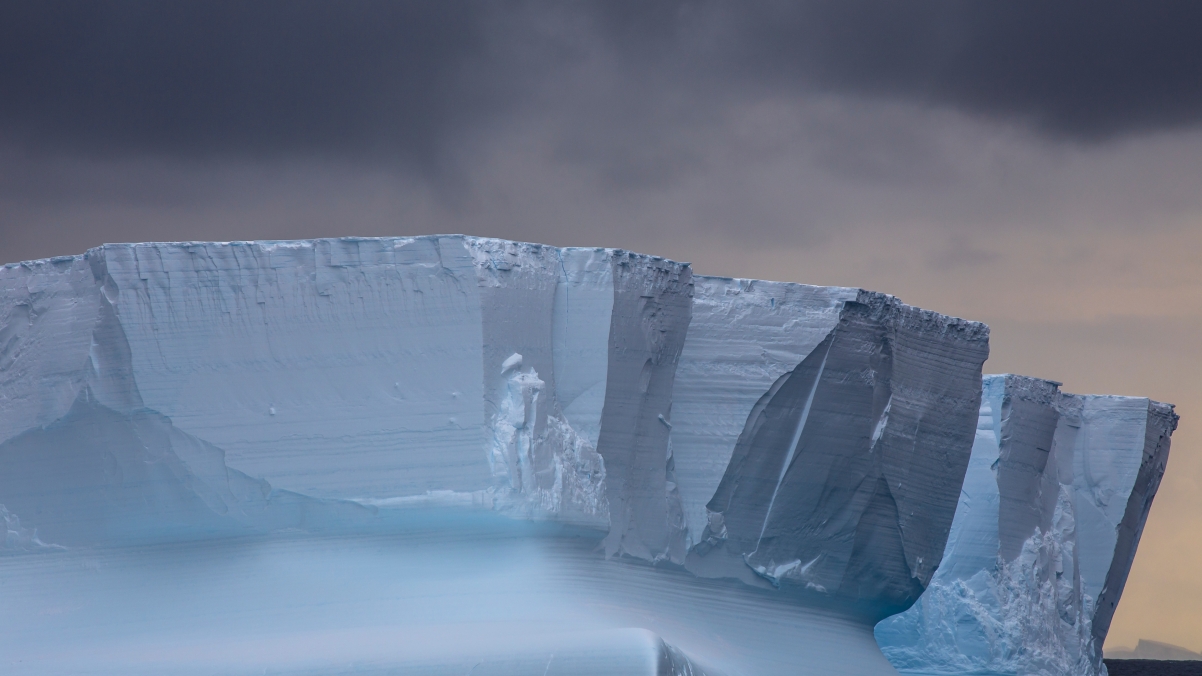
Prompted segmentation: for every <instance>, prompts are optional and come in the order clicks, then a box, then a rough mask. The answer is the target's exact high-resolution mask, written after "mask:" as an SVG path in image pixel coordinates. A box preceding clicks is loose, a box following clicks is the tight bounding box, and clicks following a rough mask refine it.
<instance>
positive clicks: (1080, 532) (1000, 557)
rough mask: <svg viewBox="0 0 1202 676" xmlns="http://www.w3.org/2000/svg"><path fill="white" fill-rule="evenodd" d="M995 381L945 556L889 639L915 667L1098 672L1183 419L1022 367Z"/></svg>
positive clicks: (887, 647) (988, 382) (880, 629)
mask: <svg viewBox="0 0 1202 676" xmlns="http://www.w3.org/2000/svg"><path fill="white" fill-rule="evenodd" d="M983 389H984V393H983V397H982V401H981V410H980V419H979V422H978V427H977V436H976V441H975V442H974V445H973V450H972V459H971V461H970V463H969V467H968V471H967V474H966V476H965V479H964V488H963V491H962V493H961V496H960V503H959V506H958V507H957V509H956V516H955V521H954V522H953V525H952V532H951V536H950V538H949V540H948V544H947V548H946V550H945V552H944V555H943V562H942V563H941V564H940V567H939V570H938V572H937V573H936V574H935V577H934V578H933V579H932V581H931V584H930V586H929V588H928V589H927V591H926V592H925V593H924V594H923V596H922V597H921V598H920V599H919V601H918V603H917V604H915V605H914V607H913V608H911V609H910V610H908V611H907V612H905V613H902V614H901V615H898V616H895V617H891V618H889V619H887V620H885V621H883V622H881V623H880V624H879V625H877V629H876V634H877V640H878V642H879V643H880V645H881V647H882V649H883V650H884V652H885V654H886V655H887V656H888V657H889V658H890V660H891V661H893V663H894V665H895V666H897V667H898V668H899V669H901V670H903V671H914V672H921V673H927V672H955V671H974V672H987V673H997V674H1063V673H1087V674H1088V673H1098V672H1099V671H1100V669H1101V663H1100V660H1101V646H1102V643H1103V641H1104V640H1105V636H1106V631H1107V630H1108V628H1109V623H1110V618H1111V616H1112V615H1113V612H1114V608H1115V605H1116V604H1117V601H1118V596H1119V594H1121V592H1122V586H1123V583H1124V582H1125V581H1126V577H1127V573H1128V571H1129V570H1130V567H1131V562H1132V559H1133V558H1134V552H1135V546H1136V545H1137V544H1138V540H1139V533H1140V532H1141V531H1142V528H1143V523H1144V521H1145V519H1146V518H1147V514H1148V508H1149V507H1150V505H1151V500H1152V497H1153V496H1154V495H1155V492H1156V488H1157V486H1158V485H1159V482H1160V477H1161V475H1162V474H1163V472H1164V466H1165V460H1166V459H1167V454H1168V440H1169V435H1170V434H1171V433H1172V430H1173V429H1174V428H1175V426H1176V416H1175V415H1174V414H1173V413H1172V410H1171V407H1168V406H1166V405H1163V404H1158V403H1156V402H1150V401H1149V400H1147V399H1139V398H1132V397H1108V396H1079V395H1071V394H1062V393H1060V392H1059V391H1058V384H1057V383H1052V382H1049V381H1043V380H1037V379H1033V378H1026V377H1023V376H1011V375H1006V376H988V377H986V378H985V381H984V385H983Z"/></svg>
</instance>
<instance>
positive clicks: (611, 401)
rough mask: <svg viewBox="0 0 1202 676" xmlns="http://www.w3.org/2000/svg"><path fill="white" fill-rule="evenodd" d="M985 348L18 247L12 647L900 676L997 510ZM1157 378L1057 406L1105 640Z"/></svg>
mask: <svg viewBox="0 0 1202 676" xmlns="http://www.w3.org/2000/svg"><path fill="white" fill-rule="evenodd" d="M988 341H989V330H988V327H986V326H985V325H984V324H981V323H978V322H972V321H967V320H962V319H956V318H952V317H946V316H943V315H939V314H937V313H934V312H930V311H926V310H921V309H918V308H914V307H911V306H908V305H905V304H904V303H902V302H900V301H899V300H897V299H896V298H894V297H892V296H888V295H885V294H880V293H874V292H869V291H864V290H861V289H856V288H844V287H815V286H807V285H802V284H788V283H778V282H765V281H759V280H746V279H728V278H719V277H707V276H702V275H694V274H693V271H692V268H691V266H689V265H688V264H687V263H679V262H675V261H671V260H667V259H664V258H660V257H655V256H647V255H641V254H636V253H631V252H627V251H622V250H616V249H592V248H556V247H550V246H544V245H539V244H530V243H520V242H510V241H505V240H496V239H487V238H476V237H466V236H459V235H446V236H430V237H407V238H342V239H319V240H305V241H268V242H225V243H217V242H181V243H146V244H116V245H104V246H102V247H98V248H95V249H92V250H89V251H88V252H87V253H85V254H83V255H80V256H67V257H59V258H53V259H47V260H41V261H29V262H24V263H18V264H11V265H7V266H4V267H2V268H0V404H2V405H0V505H2V507H0V514H2V515H3V517H4V519H5V523H6V525H7V531H6V532H7V536H6V539H5V541H4V544H3V549H2V550H0V554H2V556H0V580H2V581H3V583H4V585H5V588H6V590H7V592H6V602H5V604H4V605H3V607H0V636H3V637H4V638H2V639H0V648H2V650H0V654H3V657H2V658H0V660H3V661H4V663H5V668H6V671H7V672H8V673H15V674H21V673H29V674H54V673H87V674H115V673H120V674H140V673H147V674H150V673H155V674H157V673H165V672H169V673H205V674H208V673H230V674H241V673H246V674H250V673H264V672H267V673H278V674H309V673H314V674H316V673H321V674H328V673H388V674H397V673H415V674H416V673H422V674H427V673H431V674H433V673H448V674H449V673H455V674H462V673H473V674H527V673H529V674H553V673H573V674H588V673H598V674H602V673H649V674H650V673H658V674H711V675H719V674H731V675H733V674H795V673H814V674H829V673H846V674H889V673H895V671H894V668H893V667H892V666H891V665H890V663H889V661H888V660H887V659H886V657H885V655H886V654H888V655H889V656H890V657H891V658H894V659H895V661H896V651H893V648H891V647H890V645H891V644H887V643H885V642H882V645H883V646H885V651H886V652H885V653H882V652H881V649H880V648H878V646H877V637H879V636H880V635H881V634H880V632H881V627H883V626H885V625H880V626H878V629H877V632H878V633H877V635H876V636H874V633H873V627H874V625H877V623H878V622H880V621H881V620H884V619H885V618H887V617H889V616H891V615H895V614H897V613H902V612H903V611H906V610H907V609H908V608H910V607H911V606H912V605H914V604H915V603H916V602H917V604H918V605H914V607H915V608H919V607H922V606H923V604H924V603H925V599H928V598H929V597H931V595H932V592H933V591H934V590H936V588H938V587H939V584H940V580H941V579H943V578H942V577H941V576H942V575H944V570H945V567H948V566H949V565H950V564H949V563H948V558H947V557H948V556H949V555H950V554H945V543H947V542H949V536H950V542H951V543H952V544H951V545H950V546H949V548H948V552H949V553H950V552H952V551H953V549H955V548H956V547H961V548H964V547H968V544H964V545H961V544H960V542H961V540H965V542H966V543H967V540H966V539H965V538H964V537H963V536H962V535H961V534H962V533H965V532H968V530H972V529H971V528H969V529H968V530H966V527H965V526H962V525H961V522H962V521H963V520H964V519H972V520H974V522H975V521H981V522H982V523H984V521H987V520H988V519H987V517H986V516H981V515H978V514H976V513H975V512H973V513H972V515H971V516H967V514H968V511H971V510H968V511H966V508H965V504H964V497H963V496H964V495H965V493H964V492H963V491H962V490H961V489H962V484H964V483H965V482H966V481H968V482H970V483H971V482H972V481H979V479H980V477H977V476H976V474H974V472H977V473H978V474H979V471H980V470H979V468H977V467H976V464H974V463H978V460H979V459H978V457H977V454H978V450H977V447H978V446H979V445H980V442H981V431H980V429H979V421H978V419H979V416H980V411H981V410H982V407H983V406H986V405H992V404H990V402H992V401H993V400H991V399H990V396H993V395H991V393H992V392H994V389H996V387H997V386H996V385H993V384H992V383H993V382H994V381H992V380H990V381H986V383H985V389H984V392H985V395H984V397H983V395H982V391H983V390H982V376H981V368H982V364H983V362H984V361H985V359H986V358H987V356H988V349H989V342H988ZM991 387H992V388H994V389H990V388H991ZM1049 396H1050V395H1049ZM1057 396H1061V395H1057ZM1074 401H1075V400H1074ZM1129 401H1136V400H1125V399H1107V398H1098V399H1096V401H1095V399H1089V398H1085V399H1082V400H1081V403H1080V406H1078V407H1077V408H1076V409H1073V410H1077V411H1078V413H1076V414H1072V413H1068V412H1066V411H1069V409H1071V408H1072V406H1071V405H1070V403H1069V400H1068V399H1064V400H1063V401H1061V400H1060V399H1057V402H1058V403H1056V406H1057V407H1058V408H1057V409H1056V410H1057V411H1059V413H1058V415H1059V416H1060V417H1059V418H1058V419H1057V420H1058V421H1061V422H1063V421H1067V420H1070V419H1072V420H1078V419H1079V420H1085V421H1087V422H1085V423H1078V426H1077V428H1071V426H1069V427H1066V429H1070V428H1071V429H1080V430H1090V433H1089V435H1085V436H1088V438H1089V440H1090V441H1089V443H1093V444H1100V445H1099V446H1098V447H1097V448H1098V451H1097V453H1095V454H1094V455H1090V456H1089V457H1090V460H1089V463H1090V464H1088V466H1087V468H1088V471H1085V473H1084V474H1082V475H1081V476H1082V479H1081V481H1082V482H1083V483H1082V488H1081V489H1080V490H1081V491H1083V492H1082V495H1086V494H1088V495H1089V496H1092V497H1090V498H1089V499H1088V500H1087V499H1086V498H1084V497H1081V498H1074V499H1075V500H1076V501H1077V503H1081V504H1084V503H1085V502H1089V501H1090V500H1092V502H1090V504H1089V505H1088V506H1078V507H1076V509H1077V512H1074V514H1076V516H1075V517H1074V518H1075V519H1076V523H1077V526H1076V528H1077V532H1080V533H1085V532H1086V531H1088V532H1090V533H1094V532H1095V531H1096V533H1097V537H1093V536H1091V537H1090V538H1086V537H1084V536H1080V537H1076V538H1075V539H1073V540H1072V546H1073V547H1075V549H1074V551H1075V552H1076V554H1075V556H1076V558H1075V559H1073V561H1074V565H1075V566H1076V567H1078V568H1080V575H1079V577H1080V580H1081V581H1082V582H1081V588H1082V589H1083V590H1085V591H1082V592H1081V595H1080V598H1081V599H1085V598H1086V596H1087V595H1088V598H1090V599H1092V600H1093V601H1092V602H1093V603H1094V606H1091V608H1093V609H1094V610H1090V611H1089V612H1091V613H1092V614H1091V615H1090V616H1089V622H1090V624H1089V627H1085V625H1084V624H1079V625H1075V626H1077V627H1078V628H1081V627H1085V628H1084V629H1081V631H1084V632H1086V633H1088V632H1090V631H1092V632H1094V633H1095V634H1096V632H1097V631H1099V629H1098V628H1099V627H1103V628H1102V629H1101V631H1102V632H1103V633H1102V636H1104V631H1105V629H1104V625H1105V624H1106V623H1107V622H1108V618H1109V614H1107V611H1105V608H1104V606H1105V605H1106V604H1110V606H1109V607H1110V608H1111V612H1112V610H1113V604H1114V603H1115V602H1117V599H1118V594H1119V593H1120V592H1121V586H1122V580H1123V579H1125V570H1126V569H1125V568H1123V567H1122V565H1121V560H1124V559H1123V557H1127V558H1126V559H1125V560H1126V562H1127V563H1126V565H1127V566H1129V564H1130V556H1133V555H1134V548H1135V545H1136V544H1137V542H1138V533H1139V530H1140V529H1141V527H1142V519H1143V518H1145V517H1146V504H1147V503H1149V502H1150V500H1151V495H1152V493H1154V490H1155V487H1154V486H1151V484H1148V482H1147V481H1145V482H1144V483H1142V484H1141V483H1139V481H1135V480H1134V479H1133V480H1132V481H1134V483H1132V482H1128V483H1126V484H1124V483H1122V482H1123V481H1125V480H1126V479H1124V477H1127V476H1128V475H1130V474H1131V472H1132V471H1133V470H1132V465H1131V462H1132V459H1131V458H1130V457H1128V456H1127V455H1124V454H1123V453H1126V451H1123V452H1122V453H1118V452H1112V451H1113V449H1114V448H1116V447H1117V446H1116V444H1119V440H1120V439H1121V440H1124V441H1123V443H1126V440H1128V437H1130V438H1131V439H1134V437H1133V436H1132V435H1136V430H1135V428H1134V427H1131V423H1130V421H1131V420H1134V419H1135V418H1134V417H1132V416H1135V408H1132V407H1131V406H1128V405H1127V403H1123V402H1129ZM1139 401H1143V402H1144V407H1145V414H1146V417H1147V416H1150V415H1151V413H1149V411H1155V412H1157V413H1156V415H1159V416H1160V417H1159V418H1156V420H1157V421H1159V422H1157V423H1156V424H1157V425H1161V426H1162V427H1163V426H1164V425H1166V424H1168V423H1167V422H1165V421H1170V420H1173V421H1175V418H1173V417H1172V414H1171V412H1170V411H1169V409H1167V408H1165V407H1163V406H1161V405H1152V404H1149V403H1147V402H1146V400H1139ZM1137 403H1138V402H1137ZM1136 408H1138V407H1137V406H1136ZM991 410H992V409H991ZM1024 415H1025V413H1024ZM1073 415H1076V416H1077V417H1076V418H1073V417H1072V416H1073ZM1136 417H1138V416H1136ZM1020 418H1021V416H1016V417H1015V418H1014V419H1015V420H1019V419H1020ZM1148 419H1149V420H1151V418H1150V417H1149V418H1148ZM1061 422H1055V421H1054V422H1053V425H1054V426H1055V425H1059V424H1061ZM1063 424H1064V425H1066V426H1068V425H1069V423H1068V422H1064V423H1063ZM1007 429H1009V428H1007ZM1143 429H1144V428H1140V431H1139V434H1143ZM1148 429H1152V424H1151V423H1149V427H1148ZM1156 429H1160V428H1156ZM974 434H975V435H976V437H975V439H976V441H975V442H974ZM1057 434H1059V433H1057ZM1068 434H1070V433H1069V432H1064V433H1063V435H1061V436H1062V437H1063V438H1064V439H1067V438H1068V436H1065V435H1068ZM1149 434H1151V432H1149ZM1124 435H1125V436H1124ZM1084 438H1085V437H1084V436H1083V437H1082V439H1084ZM1149 438H1150V437H1149ZM1064 443H1069V442H1068V441H1065V442H1064ZM1073 443H1078V442H1073ZM1079 443H1080V444H1086V441H1080V442H1079ZM1090 448H1092V447H1090ZM1123 448H1124V449H1125V448H1126V446H1123ZM1141 448H1142V447H1141ZM1164 450H1165V452H1167V432H1165V434H1164ZM1091 452H1092V451H1091ZM1057 457H1060V456H1057ZM1074 457H1076V456H1074ZM1016 462H1017V461H1016ZM1023 462H1025V461H1023ZM1082 462H1084V460H1083V461H1082ZM1020 464H1021V463H1020ZM1016 467H1018V465H1016ZM1134 467H1135V470H1134V471H1136V472H1137V473H1139V472H1145V469H1144V468H1143V465H1141V464H1140V461H1139V459H1138V458H1136V462H1135V465H1134ZM1159 467H1160V468H1161V470H1162V469H1163V459H1162V461H1161V464H1160V465H1159ZM1154 469H1155V468H1154V467H1152V468H1150V469H1147V470H1146V472H1150V473H1153V474H1154ZM1041 471H1042V470H1041ZM1083 471H1084V470H1083ZM1016 472H1017V473H1015V474H1014V477H1015V478H1014V480H1013V483H1014V486H1015V488H1014V489H1013V490H1014V491H1017V492H1016V493H1014V495H1016V496H1020V495H1026V494H1025V493H1023V492H1022V491H1024V490H1025V491H1028V493H1029V492H1030V491H1031V490H1032V489H1031V488H1030V487H1029V486H1027V487H1026V488H1023V486H1026V484H1024V483H1023V482H1028V483H1029V477H1028V476H1027V474H1023V472H1022V471H1018V470H1016ZM966 473H967V474H966ZM966 476H967V477H968V478H967V479H966ZM1041 476H1042V475H1041ZM1057 476H1062V475H1057ZM1063 476H1067V475H1063ZM1140 476H1143V475H1142V474H1141V475H1140ZM1148 476H1151V474H1149V475H1148ZM1156 476H1157V477H1158V476H1159V475H1156ZM974 477H976V478H974ZM1139 486H1142V487H1143V488H1138V487H1139ZM1149 486H1151V487H1150V488H1149ZM1137 488H1138V490H1137ZM966 490H967V489H966ZM1139 490H1142V491H1143V493H1139V495H1140V496H1142V498H1140V499H1144V500H1145V502H1144V503H1141V504H1143V507H1142V509H1143V510H1144V511H1143V512H1139V509H1140V507H1139V506H1138V505H1137V506H1136V507H1130V506H1128V505H1127V503H1128V502H1130V501H1132V500H1136V498H1135V497H1130V496H1135V495H1136V494H1137V493H1138V491H1139ZM1010 491H1011V488H1010V484H1007V488H1006V491H1005V494H1006V495H1007V496H1009V495H1011V492H1010ZM1091 491H1092V492H1091ZM1124 491H1125V492H1124ZM995 492H997V489H995ZM1039 495H1042V493H1040V494H1039ZM1116 496H1117V497H1116ZM983 499H984V498H983ZM1120 502H1121V503H1122V505H1119V503H1120ZM1007 504H1009V503H1007ZM1040 504H1041V505H1042V503H1040ZM1007 509H1009V510H1010V511H1007V512H1005V515H1004V519H1001V520H999V518H998V516H997V514H998V513H999V512H998V511H997V510H995V511H994V522H996V523H1001V522H1002V521H1003V520H1004V521H1005V523H1006V524H1010V523H1011V521H1010V520H1011V519H1014V521H1013V532H1012V533H1011V532H1010V531H1009V530H1007V531H1006V536H1005V537H1006V538H1008V539H1006V542H1007V543H1008V544H1007V547H1011V545H1012V544H1013V543H1014V542H1019V543H1020V545H1021V546H1020V550H1021V549H1022V547H1025V546H1027V545H1025V544H1022V543H1025V542H1026V540H1027V539H1030V537H1032V536H1033V534H1034V531H1031V532H1028V530H1030V527H1037V528H1040V529H1042V530H1040V531H1039V533H1040V534H1041V535H1040V537H1045V536H1044V535H1043V534H1046V533H1048V532H1050V531H1049V530H1048V528H1049V527H1048V526H1046V525H1045V521H1046V519H1044V512H1043V511H1040V510H1043V509H1044V508H1043V507H1042V506H1041V507H1040V508H1039V509H1037V510H1036V511H1035V512H1031V513H1028V512H1029V511H1030V510H1028V512H1024V511H1023V509H1022V508H1021V505H1013V506H1011V507H1007ZM1091 509H1092V510H1093V511H1088V510H1091ZM1116 510H1117V511H1116ZM1133 510H1134V511H1133ZM1086 512H1088V514H1087V513H1086ZM1057 523H1060V522H1057ZM1113 524H1118V525H1120V526H1121V528H1120V530H1119V531H1116V534H1115V535H1114V537H1112V538H1111V540H1113V542H1109V544H1107V542H1108V541H1105V538H1104V537H1102V535H1104V534H1105V531H1106V529H1107V528H1109V527H1111V526H1112V525H1113ZM1006 528H1010V526H1009V525H1007V526H1006ZM1124 529H1125V530H1124ZM995 530H996V528H995ZM974 532H975V531H974ZM999 537H1001V536H994V540H997V539H998V538H999ZM1020 537H1021V538H1025V539H1020V540H1015V539H1014V538H1020ZM1048 537H1051V536H1048ZM1055 537H1060V536H1055ZM991 542H992V541H991ZM978 544H981V547H983V548H984V549H981V551H984V550H985V549H988V547H989V546H994V547H995V549H996V548H997V545H996V544H994V545H990V543H989V542H984V543H978ZM1041 546H1042V545H1041ZM979 549H980V547H979ZM1036 549H1038V551H1040V552H1042V551H1043V550H1042V549H1039V548H1038V547H1036ZM999 551H1000V550H999ZM1006 551H1007V552H1010V551H1011V549H1007V550H1006ZM1023 551H1025V550H1023ZM981 556H983V555H978V556H977V558H978V559H980V558H981ZM941 560H942V561H943V564H941V563H940V561H941ZM1040 560H1042V559H1040ZM982 561H983V559H982ZM990 562H992V559H990ZM987 563H988V562H987ZM987 563H982V564H981V565H983V566H985V565H987ZM957 565H958V564H957ZM966 565H967V564H966ZM972 565H976V564H972ZM951 567H955V565H951ZM1120 568H1122V571H1120V570H1119V569H1120ZM1073 570H1074V571H1076V568H1074V569H1073ZM1120 572H1121V574H1120ZM1072 575H1077V573H1076V572H1073V573H1072V574H1071V575H1070V577H1071V576H1072ZM1099 576H1100V577H1099ZM1073 579H1076V578H1075V577H1074V578H1073ZM1089 585H1096V586H1097V588H1096V589H1095V588H1094V587H1090V586H1089ZM1015 593H1016V594H1020V593H1021V594H1026V595H1027V596H1025V597H1024V598H1025V599H1028V600H1030V601H1031V602H1035V601H1039V602H1042V601H1041V599H1042V597H1040V596H1038V594H1037V593H1036V592H1033V591H1032V590H1030V589H1022V590H1019V589H1017V588H1016V591H1015ZM1032 594H1035V595H1032ZM1073 598H1077V597H1073ZM1083 603H1084V602H1083ZM1016 607H1017V606H1016ZM1082 607H1083V608H1084V606H1082ZM911 612H913V611H911ZM902 617H903V618H904V617H908V615H902ZM886 621H887V622H888V621H889V620H886ZM1083 635H1084V634H1083ZM1097 645H1100V641H1098V642H1097ZM890 651H893V652H890ZM899 664H901V666H903V667H905V666H906V664H908V663H899Z"/></svg>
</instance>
